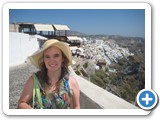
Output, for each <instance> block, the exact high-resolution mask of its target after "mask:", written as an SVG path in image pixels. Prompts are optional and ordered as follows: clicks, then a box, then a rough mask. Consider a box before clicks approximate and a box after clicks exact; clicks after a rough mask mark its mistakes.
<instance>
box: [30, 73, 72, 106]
mask: <svg viewBox="0 0 160 120" xmlns="http://www.w3.org/2000/svg"><path fill="white" fill-rule="evenodd" d="M37 78H38V76H37ZM38 81H39V80H38ZM68 82H69V73H67V74H66V75H65V76H64V77H63V78H62V79H61V80H59V81H58V83H57V85H56V89H55V90H53V91H52V92H50V93H49V94H48V95H47V96H45V94H44V90H43V88H42V86H41V85H40V82H39V88H40V93H41V99H42V105H43V109H68V108H69V107H70V88H69V83H68ZM32 102H33V101H31V103H32ZM32 107H33V108H34V109H40V103H39V102H38V95H37V94H35V97H34V105H33V106H32Z"/></svg>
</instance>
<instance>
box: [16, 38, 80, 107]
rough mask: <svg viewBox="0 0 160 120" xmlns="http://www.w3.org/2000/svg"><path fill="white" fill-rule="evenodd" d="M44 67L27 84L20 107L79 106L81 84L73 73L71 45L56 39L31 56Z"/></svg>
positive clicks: (49, 41)
mask: <svg viewBox="0 0 160 120" xmlns="http://www.w3.org/2000/svg"><path fill="white" fill-rule="evenodd" d="M29 59H30V61H31V63H32V64H33V65H35V66H36V67H37V68H39V69H40V71H38V72H37V73H35V74H33V75H32V76H31V77H30V78H29V79H28V81H27V82H26V84H25V87H24V89H23V92H22V95H21V97H20V99H19V102H18V108H20V109H32V108H33V109H67V108H72V109H79V108H80V103H79V95H80V91H79V86H78V83H77V81H76V80H75V79H74V78H73V77H72V76H71V75H70V74H69V72H68V66H69V65H71V64H72V55H71V51H70V48H69V46H68V45H67V44H66V43H64V42H60V41H58V40H55V39H51V40H47V41H46V42H45V43H44V45H43V46H42V49H41V50H39V51H38V52H36V53H35V54H33V55H32V56H30V57H29Z"/></svg>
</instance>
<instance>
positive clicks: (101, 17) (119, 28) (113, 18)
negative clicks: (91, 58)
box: [9, 9, 145, 38]
mask: <svg viewBox="0 0 160 120" xmlns="http://www.w3.org/2000/svg"><path fill="white" fill-rule="evenodd" d="M14 21H15V22H31V23H38V24H64V25H67V26H68V27H69V28H70V29H71V30H74V31H78V32H82V33H85V34H89V35H91V34H104V35H121V36H127V37H143V38H144V37H145V10H144V9H10V11H9V22H10V23H13V22H14Z"/></svg>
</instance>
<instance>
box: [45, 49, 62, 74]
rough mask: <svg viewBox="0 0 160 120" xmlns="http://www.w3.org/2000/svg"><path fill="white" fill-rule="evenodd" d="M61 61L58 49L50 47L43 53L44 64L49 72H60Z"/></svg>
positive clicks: (60, 53)
mask: <svg viewBox="0 0 160 120" xmlns="http://www.w3.org/2000/svg"><path fill="white" fill-rule="evenodd" d="M63 61H64V59H63V57H62V52H61V50H60V49H59V48H57V47H54V46H52V47H50V48H48V49H47V50H45V51H44V63H45V65H46V68H47V69H48V70H49V71H51V72H54V71H57V70H61V64H62V62H63Z"/></svg>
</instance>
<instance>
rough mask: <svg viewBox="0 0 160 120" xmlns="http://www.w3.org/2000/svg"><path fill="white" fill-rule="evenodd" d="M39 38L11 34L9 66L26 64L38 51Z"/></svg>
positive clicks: (22, 34)
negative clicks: (27, 59)
mask: <svg viewBox="0 0 160 120" xmlns="http://www.w3.org/2000/svg"><path fill="white" fill-rule="evenodd" d="M38 48H39V45H38V41H37V38H36V37H34V36H30V35H28V34H24V33H16V32H10V33H9V66H14V65H18V64H21V63H24V62H25V60H26V58H27V57H28V56H29V55H31V54H32V53H33V52H35V51H36V50H38Z"/></svg>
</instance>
